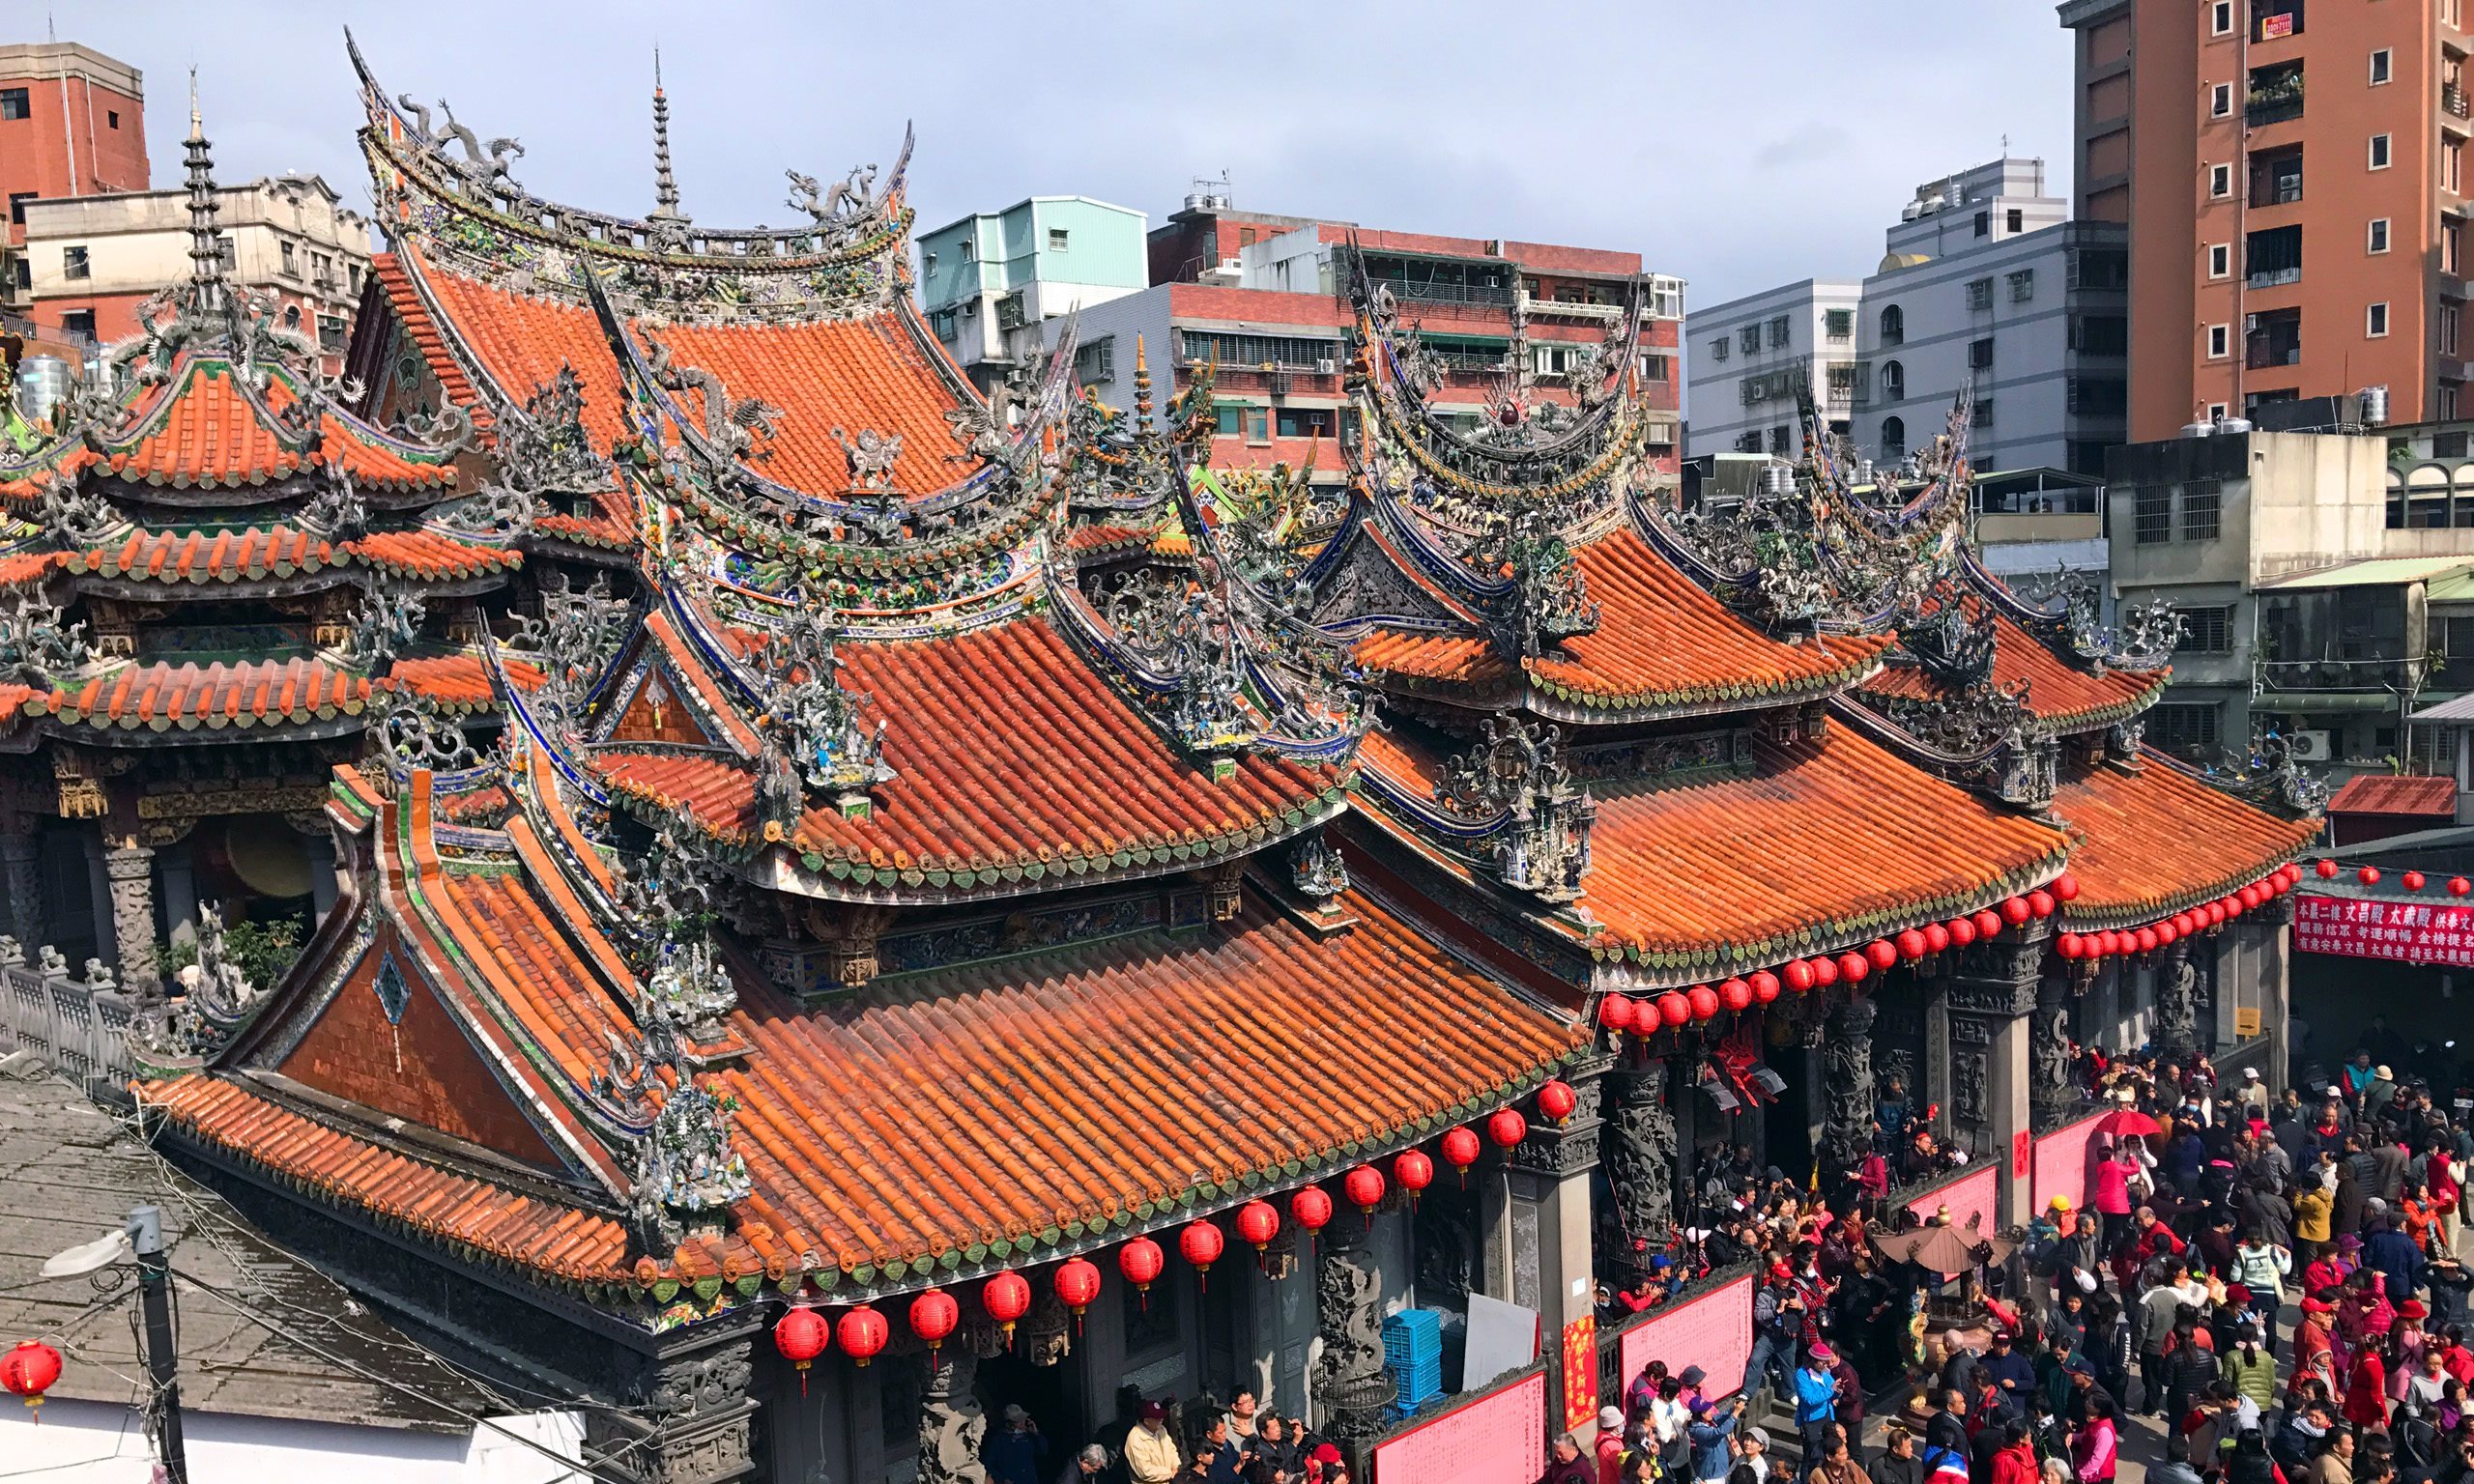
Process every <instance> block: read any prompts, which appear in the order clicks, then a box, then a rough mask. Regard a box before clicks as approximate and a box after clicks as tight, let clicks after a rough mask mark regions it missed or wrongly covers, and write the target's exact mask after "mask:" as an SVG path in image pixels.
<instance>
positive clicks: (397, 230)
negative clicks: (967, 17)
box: [346, 33, 913, 321]
mask: <svg viewBox="0 0 2474 1484" xmlns="http://www.w3.org/2000/svg"><path fill="white" fill-rule="evenodd" d="M346 43H347V46H348V47H349V49H350V51H351V54H352V62H353V68H354V71H356V72H357V73H358V74H359V75H360V89H361V104H362V109H363V112H364V114H365V116H366V120H367V122H366V123H365V124H364V126H363V127H362V128H361V130H360V140H361V150H362V153H363V154H364V155H365V156H366V157H368V160H369V167H370V178H371V194H372V196H373V198H374V200H375V201H376V203H377V206H378V214H379V216H380V219H381V221H382V223H383V224H384V225H385V227H386V230H387V231H388V233H389V234H390V235H406V234H409V235H412V236H415V237H417V238H419V239H420V240H422V241H423V242H424V243H427V244H430V246H431V247H432V248H434V249H435V250H436V251H438V252H440V253H443V254H445V255H446V257H447V258H448V259H450V260H451V261H452V262H453V263H454V264H455V265H456V266H457V268H458V271H464V272H468V273H470V274H472V275H473V276H475V277H478V278H481V279H484V280H485V281H489V282H492V283H496V284H498V285H500V286H502V287H505V288H509V289H513V290H515V291H517V292H522V293H544V294H556V295H561V296H562V297H565V298H568V299H571V300H581V299H582V298H583V297H584V294H585V291H586V285H587V282H588V280H589V279H590V277H592V276H593V275H594V274H596V273H598V274H600V275H602V276H604V277H606V278H607V279H608V280H609V283H610V287H611V290H612V292H614V293H616V294H618V295H619V296H620V297H622V298H624V299H625V300H628V302H629V303H630V304H631V305H643V306H647V307H656V306H657V307H660V308H662V309H664V310H665V311H667V312H670V313H673V314H677V315H682V316H694V317H697V318H703V319H712V320H719V321H731V320H740V319H800V318H811V319H812V318H820V317H821V318H841V317H846V316H849V315H854V314H865V313H871V312H877V311H881V310H883V309H886V308H887V307H889V306H892V305H894V304H895V303H897V301H898V300H900V299H901V297H902V296H903V294H904V293H905V291H906V289H907V287H908V279H909V270H908V264H907V251H906V249H907V246H908V243H909V235H910V226H911V221H912V216H913V214H912V212H911V211H910V208H909V207H908V205H907V204H906V201H905V191H904V176H905V171H906V168H907V167H908V164H909V160H910V151H911V145H912V138H911V135H910V133H909V132H908V131H907V130H906V131H905V133H904V136H903V146H902V153H901V155H900V156H899V157H897V158H896V160H895V162H894V165H893V167H892V169H891V170H889V171H886V172H882V174H881V184H879V172H878V170H877V167H876V166H874V165H868V166H863V167H861V168H859V169H857V170H853V171H851V172H850V173H849V176H847V177H846V178H844V179H843V180H841V181H838V182H835V183H834V184H833V185H829V186H821V187H820V186H819V185H818V184H817V182H816V181H815V180H814V179H813V178H811V177H807V176H803V175H801V174H799V173H798V172H797V171H791V172H790V173H789V174H790V181H791V199H790V202H789V204H790V206H791V209H792V210H794V211H797V212H799V213H801V214H804V215H805V216H806V217H807V221H806V223H805V224H804V225H802V226H798V227H791V228H786V229H778V230H777V229H771V228H765V227H757V228H753V229H750V230H746V231H714V230H711V229H705V228H698V227H695V226H694V225H693V224H692V223H691V222H689V221H688V220H687V218H686V217H685V215H684V214H679V213H677V212H676V210H675V205H674V204H673V203H670V202H665V203H664V206H663V208H660V209H657V210H656V212H655V214H654V215H653V216H652V217H649V218H645V219H635V218H628V217H622V216H614V215H608V214H602V213H597V212H589V211H582V210H578V209H575V208H572V207H565V206H561V205H558V204H556V203H554V202H549V201H544V200H542V199H541V198H539V197H537V196H534V195H532V194H531V193H529V192H527V191H526V190H524V188H523V187H522V186H520V185H517V184H516V182H515V180H514V177H513V174H512V162H513V161H514V160H515V159H518V158H521V157H523V154H524V148H523V146H522V145H521V144H520V143H518V142H517V141H516V140H515V139H513V138H503V137H502V138H492V139H487V140H484V139H482V138H481V137H479V136H478V135H477V134H476V133H475V131H474V130H473V128H471V127H470V126H468V125H465V124H462V123H460V122H458V121H457V120H456V119H455V117H454V114H453V112H452V111H451V110H450V109H449V108H448V107H447V105H446V103H445V102H444V101H441V102H440V103H439V104H438V105H437V107H436V109H435V112H433V110H432V109H431V108H430V107H428V106H425V105H423V104H421V103H419V102H417V101H416V100H414V99H413V98H412V97H411V96H410V95H408V94H407V95H397V96H394V97H392V98H390V97H389V96H388V93H387V91H386V90H385V89H384V88H383V87H381V86H380V85H379V83H378V80H377V79H376V77H375V76H374V75H372V73H371V71H370V69H369V66H368V63H367V61H366V59H365V58H363V57H362V55H361V53H360V47H359V45H358V44H356V43H352V41H351V38H350V36H349V33H347V37H346ZM666 138H667V128H666V120H665V125H664V141H665V144H666ZM674 193H675V192H674Z"/></svg>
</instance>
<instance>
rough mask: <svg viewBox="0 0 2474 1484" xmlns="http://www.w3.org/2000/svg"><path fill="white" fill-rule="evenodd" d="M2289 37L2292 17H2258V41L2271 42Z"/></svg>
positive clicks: (2291, 31) (2291, 28) (2291, 30)
mask: <svg viewBox="0 0 2474 1484" xmlns="http://www.w3.org/2000/svg"><path fill="white" fill-rule="evenodd" d="M2291 35H2293V17H2292V16H2291V15H2262V16H2260V17H2259V40H2261V41H2263V42H2273V41H2275V40H2276V39H2277V38H2278V37H2281V36H2291Z"/></svg>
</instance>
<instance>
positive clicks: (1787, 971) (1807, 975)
mask: <svg viewBox="0 0 2474 1484" xmlns="http://www.w3.org/2000/svg"><path fill="white" fill-rule="evenodd" d="M1778 975H1779V977H1780V978H1782V979H1784V980H1786V981H1787V987H1788V988H1790V989H1793V990H1795V991H1796V992H1797V993H1798V994H1802V993H1804V992H1806V991H1807V990H1809V989H1811V988H1812V986H1813V984H1814V980H1813V966H1812V965H1811V964H1809V963H1806V962H1804V960H1802V959H1801V958H1797V959H1793V960H1790V961H1789V963H1788V964H1787V966H1786V967H1785V968H1783V969H1780V970H1779V971H1778Z"/></svg>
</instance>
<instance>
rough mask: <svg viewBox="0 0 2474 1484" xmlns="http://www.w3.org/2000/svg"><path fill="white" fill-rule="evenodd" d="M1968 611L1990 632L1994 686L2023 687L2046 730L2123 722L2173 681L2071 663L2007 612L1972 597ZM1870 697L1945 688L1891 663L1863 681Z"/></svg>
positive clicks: (1927, 693) (2164, 675)
mask: <svg viewBox="0 0 2474 1484" xmlns="http://www.w3.org/2000/svg"><path fill="white" fill-rule="evenodd" d="M1969 602H1970V604H1971V614H1974V615H1976V616H1977V617H1978V619H1979V621H1989V622H1990V623H1991V625H1992V629H1993V683H1994V684H1995V685H1997V686H1999V687H2000V688H2001V689H2003V690H2005V691H2016V690H2017V689H2018V688H2019V687H2021V686H2025V687H2027V706H2028V715H2030V716H2032V717H2034V718H2035V719H2036V720H2037V721H2038V722H2040V723H2042V724H2043V725H2044V726H2045V727H2046V728H2048V729H2050V730H2053V731H2059V732H2071V731H2086V730H2091V729H2093V728H2098V727H2110V726H2112V725H2113V724H2114V723H2115V722H2120V721H2126V720H2128V719H2129V718H2131V717H2133V716H2136V715H2138V714H2139V713H2140V712H2142V711H2143V710H2145V709H2146V708H2147V707H2148V706H2149V705H2150V704H2152V703H2153V702H2154V701H2155V699H2156V698H2157V697H2158V696H2160V695H2162V694H2163V693H2164V690H2165V685H2166V682H2167V681H2169V680H2170V679H2172V671H2170V670H2167V669H2163V668H2159V669H2155V670H2113V669H2107V668H2101V667H2098V668H2090V667H2088V666H2086V665H2081V664H2074V663H2072V662H2071V661H2069V660H2066V659H2064V658H2062V657H2061V656H2060V655H2059V654H2057V653H2056V652H2055V651H2054V648H2053V646H2052V645H2051V644H2048V643H2047V642H2044V641H2043V640H2040V639H2038V638H2036V637H2035V636H2034V635H2032V634H2030V633H2028V631H2027V630H2026V629H2024V628H2022V627H2020V626H2019V624H2018V622H2017V621H2016V620H2014V619H2013V618H2011V617H2010V616H2009V615H2008V614H2004V613H2001V612H2000V611H1999V610H1998V609H1992V608H1991V607H1990V606H1989V605H1987V604H1985V603H1984V601H1983V600H1982V599H1980V598H1971V599H1970V600H1969ZM1860 689H1862V690H1863V691H1865V692H1866V693H1867V694H1870V695H1876V696H1894V697H1899V698H1902V699H1910V700H1939V699H1945V698H1946V697H1948V696H1949V694H1950V692H1949V688H1948V687H1947V686H1945V685H1943V684H1942V683H1941V682H1940V681H1938V680H1936V679H1935V678H1934V677H1933V676H1932V675H1931V674H1929V673H1928V672H1926V671H1924V670H1923V669H1922V668H1921V667H1918V666H1911V665H1892V666H1887V667H1884V669H1883V670H1882V671H1879V672H1878V673H1876V674H1874V675H1873V676H1872V677H1870V678H1869V679H1867V680H1865V681H1864V682H1863V684H1862V686H1861V687H1860Z"/></svg>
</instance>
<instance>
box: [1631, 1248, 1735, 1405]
mask: <svg viewBox="0 0 2474 1484" xmlns="http://www.w3.org/2000/svg"><path fill="white" fill-rule="evenodd" d="M1617 1345H1618V1347H1619V1349H1620V1355H1619V1359H1620V1361H1621V1363H1622V1365H1623V1368H1624V1385H1625V1389H1626V1390H1629V1389H1630V1388H1631V1385H1632V1382H1633V1381H1634V1379H1635V1378H1637V1377H1638V1376H1639V1375H1640V1374H1641V1373H1642V1372H1643V1371H1646V1370H1648V1369H1649V1368H1650V1362H1651V1361H1653V1360H1663V1361H1665V1362H1666V1368H1667V1373H1668V1374H1669V1375H1681V1374H1682V1373H1683V1368H1684V1367H1685V1366H1687V1365H1697V1366H1699V1367H1701V1369H1702V1370H1704V1371H1707V1372H1708V1373H1709V1376H1710V1380H1709V1383H1708V1384H1706V1385H1704V1386H1703V1387H1702V1388H1701V1389H1702V1390H1703V1391H1705V1392H1707V1393H1708V1394H1709V1396H1710V1397H1711V1399H1712V1400H1713V1401H1714V1400H1716V1399H1717V1398H1719V1397H1722V1396H1730V1395H1733V1394H1734V1392H1735V1389H1736V1388H1737V1387H1738V1386H1740V1385H1741V1384H1743V1368H1744V1367H1745V1366H1747V1365H1750V1364H1751V1363H1752V1275H1751V1274H1750V1273H1746V1274H1744V1275H1743V1276H1742V1277H1740V1278H1738V1279H1736V1280H1735V1281H1734V1282H1732V1283H1729V1284H1727V1285H1726V1286H1725V1287H1723V1288H1715V1289H1712V1290H1711V1291H1710V1292H1709V1293H1706V1294H1703V1295H1702V1296H1701V1297H1700V1298H1698V1299H1689V1300H1687V1301H1685V1302H1684V1303H1683V1304H1682V1305H1680V1306H1679V1307H1676V1308H1672V1309H1668V1310H1666V1311H1665V1312H1663V1313H1661V1314H1659V1315H1658V1317H1657V1318H1655V1319H1653V1320H1651V1321H1649V1322H1648V1323H1646V1324H1643V1325H1639V1326H1636V1327H1633V1328H1630V1329H1626V1330H1625V1331H1624V1335H1623V1338H1622V1339H1620V1340H1619V1341H1617Z"/></svg>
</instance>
